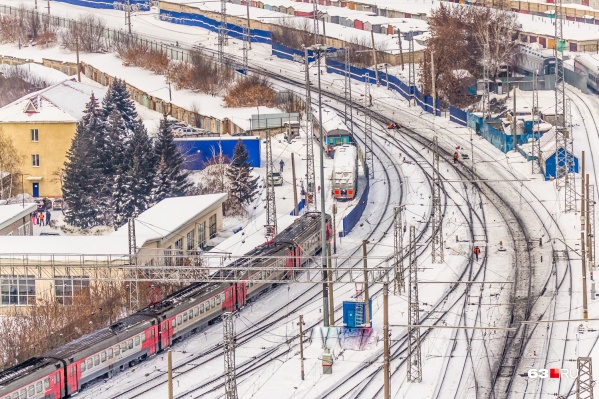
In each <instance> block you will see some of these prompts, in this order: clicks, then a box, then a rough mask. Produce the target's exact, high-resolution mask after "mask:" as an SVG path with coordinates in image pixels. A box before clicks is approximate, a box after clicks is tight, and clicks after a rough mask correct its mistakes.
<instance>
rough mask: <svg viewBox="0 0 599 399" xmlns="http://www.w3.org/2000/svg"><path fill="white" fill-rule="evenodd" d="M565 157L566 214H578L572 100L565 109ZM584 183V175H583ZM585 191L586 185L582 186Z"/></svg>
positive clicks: (567, 101)
mask: <svg viewBox="0 0 599 399" xmlns="http://www.w3.org/2000/svg"><path fill="white" fill-rule="evenodd" d="M564 123H565V126H566V130H564V153H565V154H564V155H565V156H566V193H565V195H566V207H565V208H566V212H570V211H574V212H576V211H577V209H576V172H575V170H574V138H573V136H572V135H573V131H572V130H571V128H570V126H571V125H572V108H571V103H570V99H567V100H566V103H565V109H564ZM582 177H583V181H584V174H583V175H582ZM582 186H583V187H582V189H583V190H584V189H585V187H584V184H583V185H582Z"/></svg>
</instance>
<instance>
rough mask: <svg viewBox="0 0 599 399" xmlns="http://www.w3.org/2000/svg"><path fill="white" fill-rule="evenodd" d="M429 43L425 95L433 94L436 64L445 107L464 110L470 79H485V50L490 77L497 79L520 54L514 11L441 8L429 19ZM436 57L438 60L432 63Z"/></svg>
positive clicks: (468, 100) (439, 94) (422, 76)
mask: <svg viewBox="0 0 599 399" xmlns="http://www.w3.org/2000/svg"><path fill="white" fill-rule="evenodd" d="M428 23H429V27H430V35H431V37H430V38H429V39H428V42H427V48H426V50H425V54H424V58H423V61H422V62H421V64H420V66H421V69H420V76H419V81H420V85H421V87H422V92H423V93H424V94H428V95H430V94H431V93H432V69H433V65H432V64H433V62H431V61H434V71H435V90H436V97H437V98H438V99H440V100H441V101H442V103H443V104H444V105H448V104H452V105H456V106H464V105H468V104H469V103H472V102H473V101H476V97H473V98H468V96H467V95H465V87H466V86H467V85H469V84H471V82H469V81H468V79H467V77H468V76H473V77H475V78H480V77H482V71H483V65H484V64H483V63H484V62H485V60H484V48H485V46H488V48H489V59H488V60H487V66H488V68H489V77H490V78H491V79H493V80H494V79H495V78H496V77H497V75H498V73H499V68H500V66H502V65H509V64H510V63H512V62H513V59H514V56H515V54H516V51H517V48H516V41H515V39H516V37H517V31H516V28H517V25H516V16H515V14H514V13H512V12H510V11H506V10H503V9H492V8H486V7H461V6H452V5H445V4H441V5H440V6H439V7H438V8H436V9H435V10H433V12H432V14H431V16H430V18H429V19H428ZM431 56H434V60H431V58H432V57H431Z"/></svg>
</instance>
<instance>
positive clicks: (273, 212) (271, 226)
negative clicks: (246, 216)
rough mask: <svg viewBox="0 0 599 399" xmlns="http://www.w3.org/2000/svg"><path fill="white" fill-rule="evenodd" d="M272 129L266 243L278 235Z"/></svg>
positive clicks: (267, 131)
mask: <svg viewBox="0 0 599 399" xmlns="http://www.w3.org/2000/svg"><path fill="white" fill-rule="evenodd" d="M273 172H274V171H273V164H272V145H271V138H270V129H266V241H270V240H272V239H273V238H274V237H275V236H276V235H277V206H276V198H275V186H274V179H273Z"/></svg>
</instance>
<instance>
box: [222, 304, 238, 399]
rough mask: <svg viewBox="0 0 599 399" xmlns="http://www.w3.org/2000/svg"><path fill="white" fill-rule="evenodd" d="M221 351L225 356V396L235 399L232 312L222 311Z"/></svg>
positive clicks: (228, 398)
mask: <svg viewBox="0 0 599 399" xmlns="http://www.w3.org/2000/svg"><path fill="white" fill-rule="evenodd" d="M223 352H224V358H225V398H226V399H237V381H236V378H235V325H234V323H233V313H231V312H225V313H223Z"/></svg>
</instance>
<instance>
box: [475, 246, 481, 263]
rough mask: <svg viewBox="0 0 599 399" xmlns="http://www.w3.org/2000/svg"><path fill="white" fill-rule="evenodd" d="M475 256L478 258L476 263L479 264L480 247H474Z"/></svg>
mask: <svg viewBox="0 0 599 399" xmlns="http://www.w3.org/2000/svg"><path fill="white" fill-rule="evenodd" d="M474 255H475V256H476V261H477V262H478V255H480V248H479V247H478V245H477V246H476V247H474Z"/></svg>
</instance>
